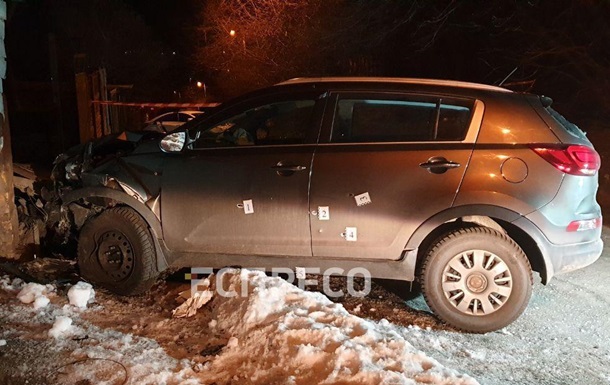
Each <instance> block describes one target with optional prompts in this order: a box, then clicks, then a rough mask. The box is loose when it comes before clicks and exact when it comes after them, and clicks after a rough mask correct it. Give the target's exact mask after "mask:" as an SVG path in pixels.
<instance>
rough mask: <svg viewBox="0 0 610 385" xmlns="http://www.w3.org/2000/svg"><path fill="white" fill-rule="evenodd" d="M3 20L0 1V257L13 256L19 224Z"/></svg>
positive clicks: (1, 1) (3, 13) (3, 14)
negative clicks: (9, 121) (7, 110)
mask: <svg viewBox="0 0 610 385" xmlns="http://www.w3.org/2000/svg"><path fill="white" fill-rule="evenodd" d="M5 23H6V2H5V1H4V0H0V257H7V258H16V257H17V253H16V246H17V231H18V226H19V224H18V222H17V211H16V209H15V203H14V202H15V197H14V191H13V156H12V154H11V135H10V132H9V127H8V119H7V117H6V109H5V105H6V100H5V98H4V86H3V80H4V79H5V78H6V50H5V47H4V25H5Z"/></svg>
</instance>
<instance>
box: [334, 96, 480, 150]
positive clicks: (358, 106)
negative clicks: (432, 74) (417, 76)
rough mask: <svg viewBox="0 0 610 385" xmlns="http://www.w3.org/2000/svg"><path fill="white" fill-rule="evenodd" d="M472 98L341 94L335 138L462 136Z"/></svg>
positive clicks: (381, 139) (415, 139)
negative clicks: (465, 99)
mask: <svg viewBox="0 0 610 385" xmlns="http://www.w3.org/2000/svg"><path fill="white" fill-rule="evenodd" d="M472 105H473V102H472V101H461V100H453V99H452V100H449V99H443V98H433V97H417V96H414V97H412V98H404V99H403V98H395V99H393V98H387V97H386V96H383V97H380V98H374V97H366V98H339V100H338V102H337V109H336V112H335V119H334V123H333V134H332V141H333V142H335V143H341V142H342V143H359V142H418V141H435V140H436V141H445V140H462V139H463V138H464V137H465V135H466V131H467V129H468V126H469V124H470V118H471V111H472Z"/></svg>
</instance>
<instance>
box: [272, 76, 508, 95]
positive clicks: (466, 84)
mask: <svg viewBox="0 0 610 385" xmlns="http://www.w3.org/2000/svg"><path fill="white" fill-rule="evenodd" d="M308 83H396V84H421V85H431V86H446V87H457V88H469V89H476V90H486V91H496V92H513V91H511V90H509V89H506V88H502V87H497V86H491V85H488V84H480V83H471V82H462V81H457V80H441V79H419V78H385V77H318V78H294V79H290V80H286V81H284V82H281V83H278V84H276V85H278V86H284V85H293V84H308Z"/></svg>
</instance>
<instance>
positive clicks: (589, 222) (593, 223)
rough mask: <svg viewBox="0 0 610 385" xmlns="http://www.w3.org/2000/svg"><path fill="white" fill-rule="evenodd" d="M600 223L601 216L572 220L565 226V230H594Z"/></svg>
mask: <svg viewBox="0 0 610 385" xmlns="http://www.w3.org/2000/svg"><path fill="white" fill-rule="evenodd" d="M601 225H602V219H601V218H593V219H585V220H580V221H572V222H570V224H569V225H568V227H567V228H566V231H567V232H574V231H585V230H594V229H597V228H598V227H600V226H601Z"/></svg>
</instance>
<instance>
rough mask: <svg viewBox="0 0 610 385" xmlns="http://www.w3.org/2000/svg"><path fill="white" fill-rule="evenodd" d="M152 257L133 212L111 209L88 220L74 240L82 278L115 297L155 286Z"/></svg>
mask: <svg viewBox="0 0 610 385" xmlns="http://www.w3.org/2000/svg"><path fill="white" fill-rule="evenodd" d="M155 261H156V253H155V247H154V243H153V238H152V234H151V233H150V230H149V229H148V225H147V224H146V222H145V221H144V219H143V218H142V217H141V216H140V215H139V214H138V213H137V212H135V211H134V210H133V209H131V208H128V207H115V208H112V209H108V210H105V211H103V212H102V213H101V214H99V215H98V216H96V217H93V218H91V219H89V220H88V221H87V222H86V223H85V225H84V226H83V228H82V229H81V232H80V235H79V239H78V265H79V268H80V273H81V275H82V277H83V278H85V279H87V280H89V281H91V282H93V283H95V284H97V285H100V286H102V287H105V288H107V289H108V290H110V291H113V292H115V293H117V294H122V295H135V294H140V293H143V292H145V291H147V290H148V289H149V288H150V287H151V286H152V285H153V283H154V282H155V280H156V278H157V276H158V272H157V270H156V265H155Z"/></svg>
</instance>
